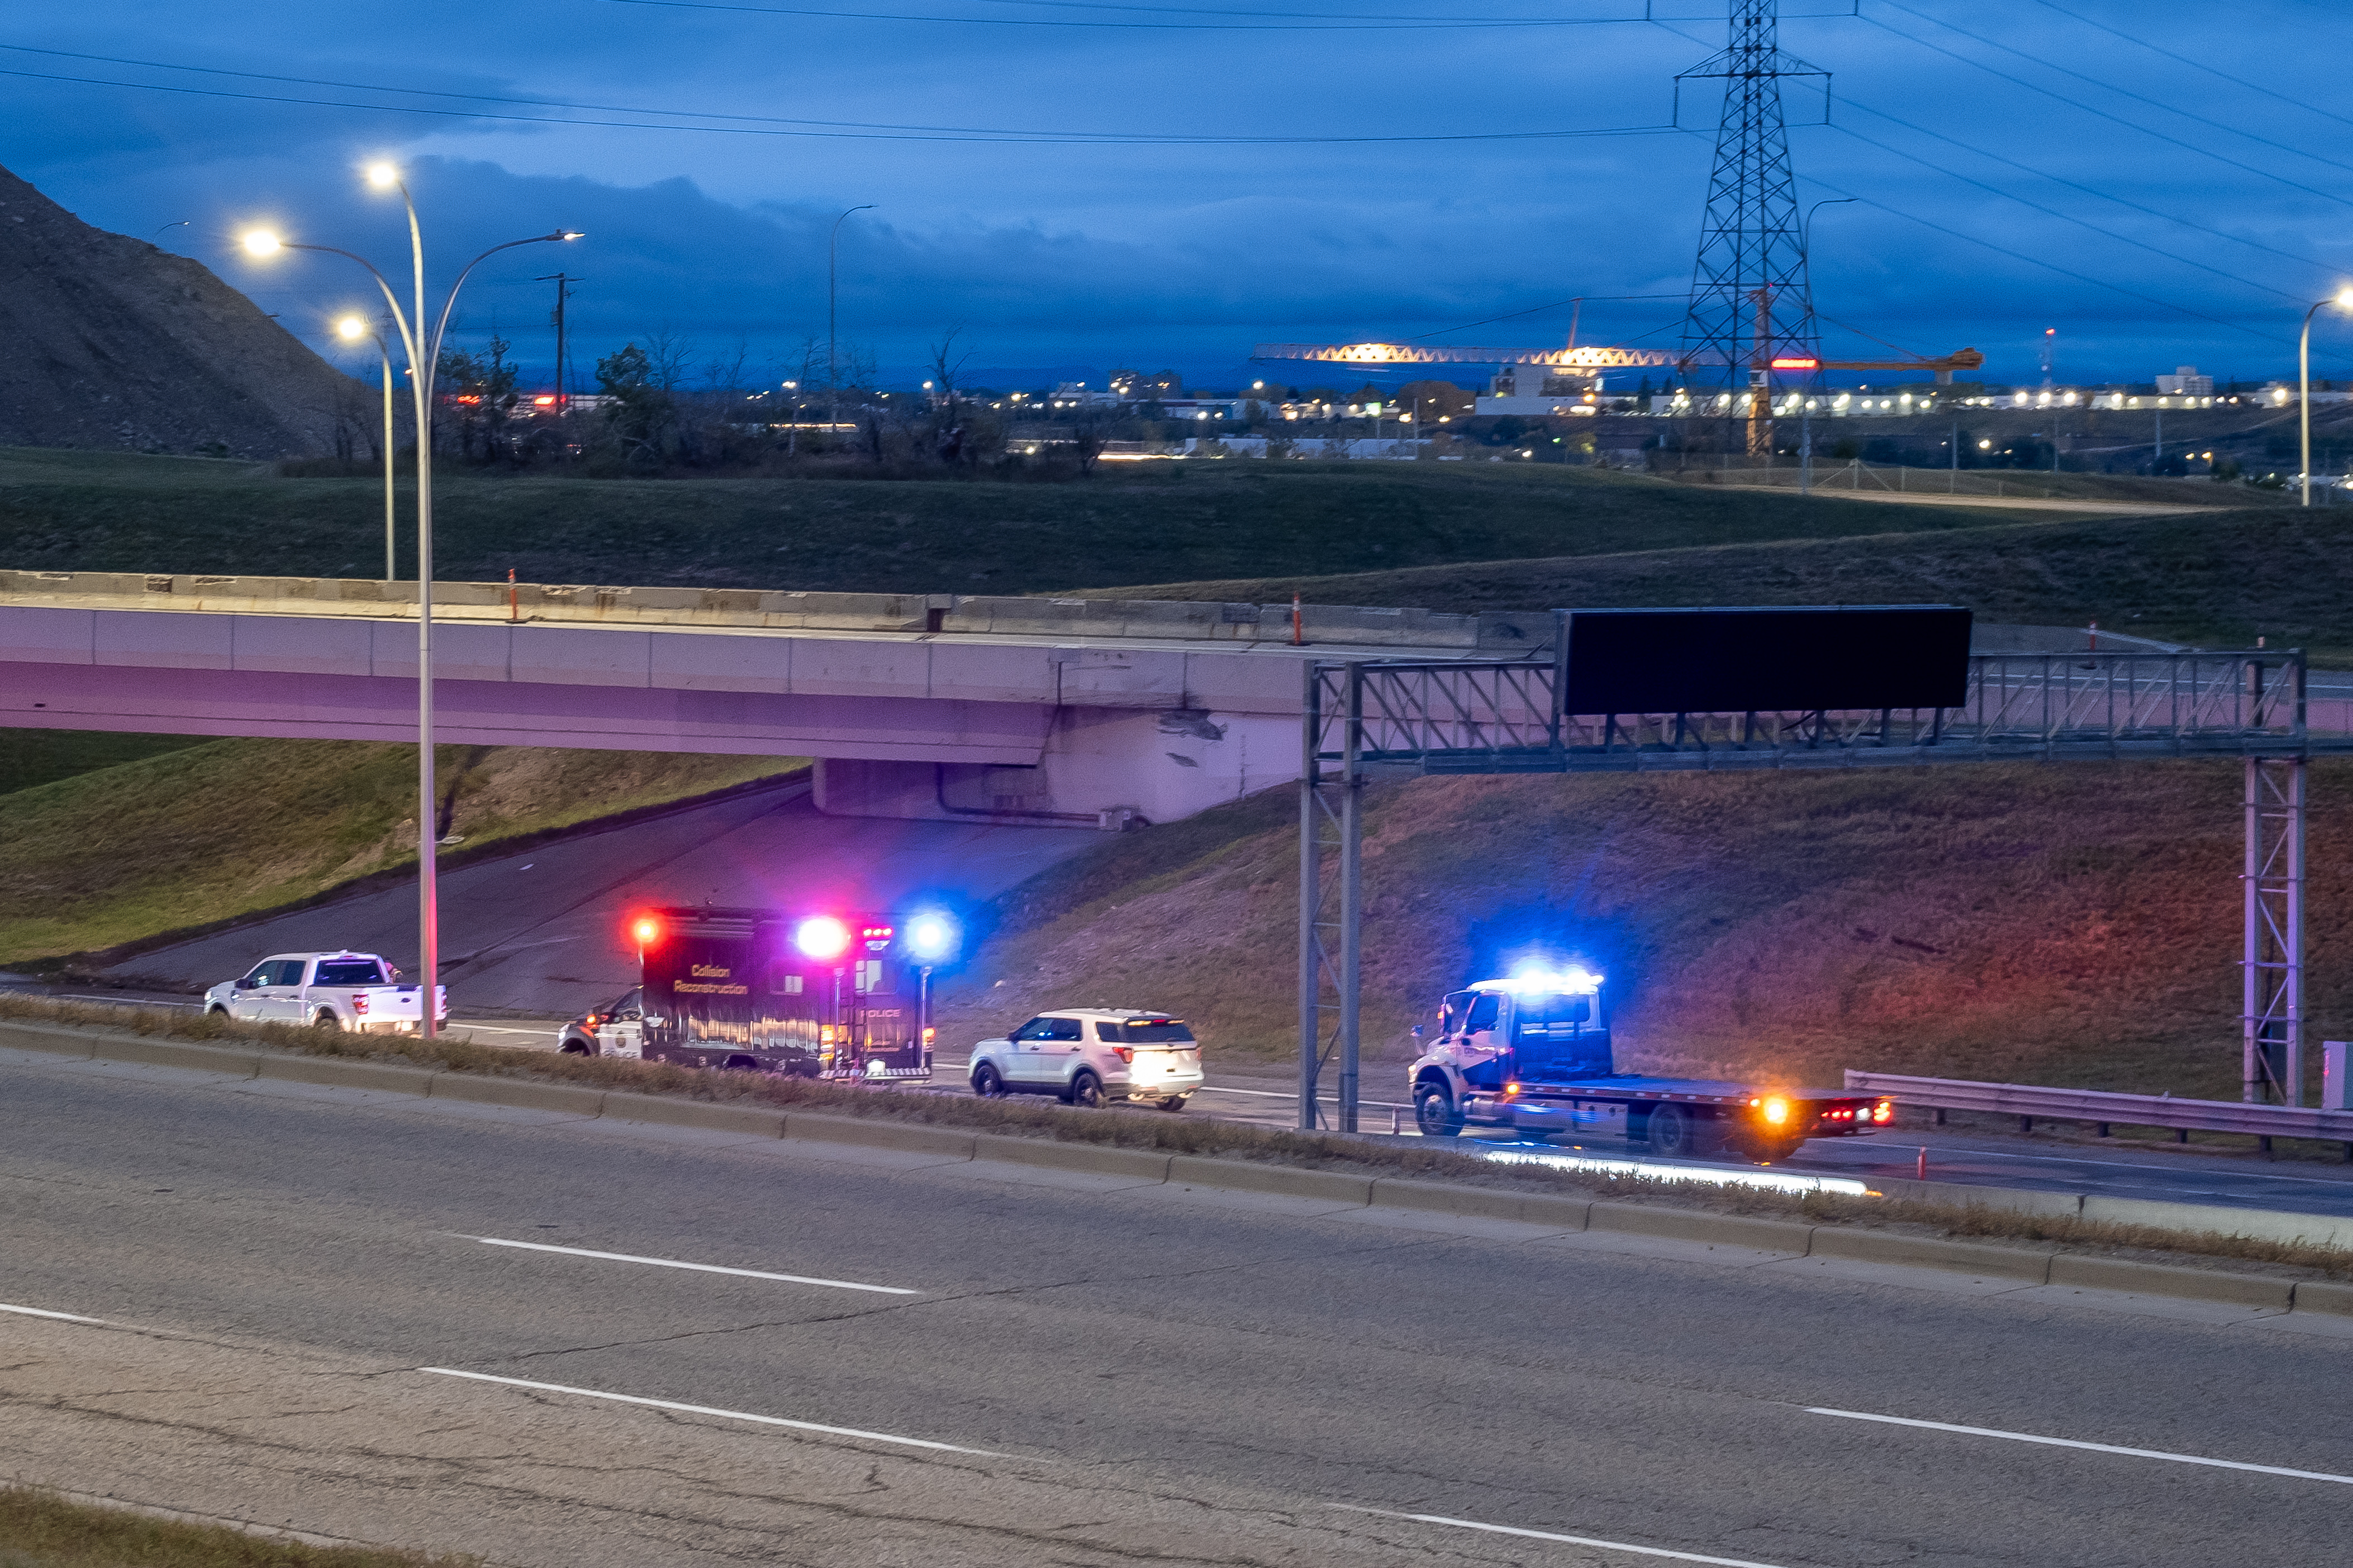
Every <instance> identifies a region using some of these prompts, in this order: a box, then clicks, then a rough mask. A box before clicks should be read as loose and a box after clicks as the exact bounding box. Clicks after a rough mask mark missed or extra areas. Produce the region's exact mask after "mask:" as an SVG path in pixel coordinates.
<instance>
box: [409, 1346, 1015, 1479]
mask: <svg viewBox="0 0 2353 1568" xmlns="http://www.w3.org/2000/svg"><path fill="white" fill-rule="evenodd" d="M417 1371H419V1372H429V1373H435V1374H436V1375H438V1376H440V1377H468V1378H471V1379H473V1380H474V1381H475V1382H477V1383H501V1384H506V1385H507V1386H508V1387H510V1388H531V1389H536V1390H538V1391H539V1392H540V1393H542V1394H578V1395H580V1397H582V1398H583V1399H609V1400H611V1401H613V1402H614V1403H615V1404H617V1405H647V1406H649V1407H651V1408H652V1409H655V1410H677V1411H681V1412H683V1413H684V1414H686V1415H716V1416H719V1417H720V1418H721V1419H723V1420H727V1421H751V1422H756V1423H757V1424H759V1425H760V1426H789V1427H791V1428H792V1429H793V1430H794V1431H796V1432H821V1433H823V1434H825V1435H826V1436H828V1437H862V1438H864V1439H865V1440H866V1441H868V1442H870V1443H898V1444H901V1445H902V1446H904V1447H910V1448H933V1449H936V1450H938V1451H939V1452H941V1453H944V1454H977V1455H979V1456H980V1457H982V1458H988V1459H1009V1458H1012V1457H1013V1456H1012V1455H1010V1454H1000V1453H997V1451H996V1450H994V1449H990V1448H962V1447H957V1446H956V1445H955V1444H954V1443H934V1442H933V1441H932V1440H931V1439H929V1438H928V1437H902V1436H898V1435H897V1434H896V1433H892V1432H861V1431H860V1430H859V1429H858V1428H857V1427H855V1426H820V1425H818V1423H817V1422H815V1421H787V1420H786V1419H785V1418H784V1417H783V1416H781V1415H753V1414H752V1413H751V1412H749V1411H744V1410H719V1409H715V1408H713V1407H712V1406H711V1405H681V1404H680V1403H679V1402H678V1401H677V1400H675V1399H647V1398H644V1397H642V1396H641V1395H638V1394H613V1393H609V1392H607V1391H606V1390H604V1389H601V1388H573V1387H571V1386H569V1385H568V1384H561V1383H533V1382H532V1381H531V1380H530V1379H529V1378H522V1377H493V1376H492V1375H491V1373H487V1372H460V1371H459V1370H458V1369H457V1368H456V1367H454V1366H420V1367H418V1368H417Z"/></svg>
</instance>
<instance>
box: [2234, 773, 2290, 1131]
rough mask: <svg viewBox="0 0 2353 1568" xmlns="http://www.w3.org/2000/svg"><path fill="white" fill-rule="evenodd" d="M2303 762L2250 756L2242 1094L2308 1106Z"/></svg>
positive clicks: (2256, 1099)
mask: <svg viewBox="0 0 2353 1568" xmlns="http://www.w3.org/2000/svg"><path fill="white" fill-rule="evenodd" d="M2305 771H2306V763H2305V760H2304V759H2303V758H2302V757H2249V758H2248V759H2247V776H2246V790H2245V795H2244V802H2245V811H2246V833H2247V843H2246V871H2245V874H2244V879H2243V892H2244V899H2245V906H2246V957H2245V959H2244V961H2243V974H2244V981H2243V984H2242V994H2243V997H2244V1010H2243V1013H2242V1016H2241V1020H2240V1026H2241V1033H2242V1055H2243V1063H2242V1083H2241V1086H2240V1096H2241V1098H2242V1099H2243V1100H2250V1101H2262V1100H2270V1099H2271V1098H2272V1097H2273V1095H2274V1093H2276V1095H2277V1096H2278V1099H2279V1103H2280V1104H2282V1105H2301V1104H2303V1103H2304V816H2305V812H2304V805H2305Z"/></svg>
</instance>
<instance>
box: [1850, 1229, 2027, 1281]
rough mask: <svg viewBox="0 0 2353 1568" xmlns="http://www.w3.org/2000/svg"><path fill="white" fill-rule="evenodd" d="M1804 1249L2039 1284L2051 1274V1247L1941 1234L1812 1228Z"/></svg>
mask: <svg viewBox="0 0 2353 1568" xmlns="http://www.w3.org/2000/svg"><path fill="white" fill-rule="evenodd" d="M1807 1250H1808V1253H1809V1255H1810V1256H1811V1257H1815V1258H1845V1259H1848V1260H1850V1261H1852V1262H1856V1263H1890V1264H1894V1265H1896V1266H1898V1267H1901V1268H1942V1269H1946V1270H1947V1271H1949V1272H1953V1273H1958V1274H1978V1275H1984V1276H1987V1277H1989V1278H1991V1279H2016V1280H2018V1281H2020V1282H2021V1283H2022V1284H2028V1285H2040V1284H2042V1282H2043V1281H2044V1280H2045V1279H2049V1278H2050V1273H2051V1258H2052V1253H2053V1251H2054V1249H2053V1248H2050V1247H1990V1246H1988V1245H1986V1244H1985V1243H1983V1242H1976V1241H1953V1240H1949V1239H1947V1238H1946V1237H1941V1236H1905V1235H1904V1234H1902V1233H1901V1232H1898V1231H1892V1230H1845V1229H1841V1228H1840V1227H1838V1226H1827V1225H1822V1226H1815V1227H1814V1234H1813V1237H1812V1239H1811V1241H1810V1244H1809V1246H1808V1248H1807Z"/></svg>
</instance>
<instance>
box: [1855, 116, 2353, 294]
mask: <svg viewBox="0 0 2353 1568" xmlns="http://www.w3.org/2000/svg"><path fill="white" fill-rule="evenodd" d="M1840 101H1841V102H1842V103H1843V104H1845V106H1846V107H1847V108H1849V109H1859V110H1862V112H1864V113H1865V114H1868V115H1870V116H1872V117H1873V119H1875V120H1884V121H1887V122H1888V123H1889V124H1890V125H1901V126H1902V127H1904V129H1905V130H1906V131H1909V132H1914V133H1915V134H1916V135H1921V136H1928V137H1933V138H1935V139H1936V141H1939V142H1944V143H1945V144H1946V145H1947V146H1949V147H1958V148H1959V149H1960V150H1961V151H1962V152H1964V153H1975V154H1976V155H1977V156H1978V157H1980V158H1989V159H1991V160H1992V161H1993V162H1994V163H2006V164H2008V165H2009V166H2010V167H2011V168H2013V169H2016V170H2018V171H2019V172H2020V173H2021V174H2031V175H2033V176H2034V177H2035V178H2036V179H2038V180H2049V181H2050V182H2051V183H2052V184H2057V185H2064V186H2066V187H2067V188H2068V189H2069V190H2071V191H2081V192H2082V193H2083V194H2084V195H2087V196H2096V197H2098V198H2099V199H2100V200H2102V201H2104V202H2114V203H2115V204H2116V205H2118V206H2121V207H2130V208H2131V209H2132V210H2133V211H2135V212H2137V213H2146V214H2147V215H2148V216H2150V217H2154V218H2161V219H2163V220H2164V221H2165V222H2167V223H2170V224H2177V225H2179V226H2181V227H2183V228H2187V229H2194V230H2196V231H2197V232H2198V233H2200V234H2206V235H2211V236H2213V237H2215V238H2216V239H2227V240H2229V241H2230V242H2231V243H2232V244H2233V245H2243V246H2245V247H2248V248H2249V249H2251V250H2260V251H2262V252H2263V254H2264V255H2266V256H2276V257H2278V258H2281V259H2282V260H2284V261H2293V262H2295V263H2296V264H2297V265H2298V266H2300V267H2311V268H2318V269H2319V270H2321V271H2323V272H2330V273H2333V272H2334V271H2335V270H2336V268H2332V267H2330V266H2329V264H2328V263H2327V262H2326V261H2323V260H2321V259H2320V258H2318V257H2316V256H2298V255H2297V254H2296V253H2295V252H2294V251H2292V250H2282V249H2280V248H2279V247H2277V246H2272V245H2265V244H2264V243H2263V241H2261V240H2259V239H2249V238H2247V237H2245V236H2244V235H2238V234H2232V232H2231V231H2230V230H2228V229H2223V228H2216V227H2215V226H2213V225H2211V224H2203V223H2199V222H2197V221H2195V220H2194V219H2190V218H2186V217H2179V216H2175V215H2174V214H2172V213H2168V212H2160V211H2158V209H2157V208H2156V207H2152V206H2144V205H2141V204H2140V203H2138V202H2136V201H2131V200H2128V199H2127V198H2126V197H2124V196H2120V195H2116V194H2115V193H2113V192H2110V191H2103V190H2099V189H2097V188H2095V187H2094V186H2091V185H2086V184H2078V183H2077V182H2075V181H2073V180H2071V179H2068V178H2067V177H2066V176H2064V175H2063V174H2052V173H2051V172H2050V171H2049V170H2048V169H2038V168H2035V167H2034V166H2033V165H2032V164H2031V163H2020V162H2019V161H2018V160H2017V159H2015V158H2010V157H2005V156H2004V155H2003V154H2001V153H1989V152H1988V151H1987V150H1986V149H1984V148H1983V147H1978V146H1976V145H1974V144H1972V143H1970V142H1963V141H1961V140H1959V139H1958V138H1957V137H1953V136H1947V135H1946V134H1945V133H1944V132H1941V131H1931V130H1929V129H1928V128H1927V127H1926V126H1925V125H1915V124H1913V123H1912V122H1911V121H1908V120H1898V119H1897V118H1896V117H1895V116H1894V115H1893V114H1890V113H1888V112H1887V111H1886V110H1883V109H1873V107H1872V106H1871V105H1870V104H1867V103H1864V102H1862V101H1860V100H1856V99H1852V98H1848V99H1842V100H1840ZM1904 155H1905V156H1907V157H1908V156H1910V154H1908V153H1906V154H1904Z"/></svg>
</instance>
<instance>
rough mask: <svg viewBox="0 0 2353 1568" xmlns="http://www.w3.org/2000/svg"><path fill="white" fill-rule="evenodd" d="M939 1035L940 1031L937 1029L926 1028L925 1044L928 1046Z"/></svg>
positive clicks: (924, 1034) (924, 1032)
mask: <svg viewBox="0 0 2353 1568" xmlns="http://www.w3.org/2000/svg"><path fill="white" fill-rule="evenodd" d="M938 1035H939V1031H938V1030H937V1029H925V1030H924V1031H923V1044H925V1045H927V1046H928V1045H930V1044H931V1043H932V1041H933V1040H934V1039H935V1038H936V1037H938Z"/></svg>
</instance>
